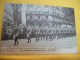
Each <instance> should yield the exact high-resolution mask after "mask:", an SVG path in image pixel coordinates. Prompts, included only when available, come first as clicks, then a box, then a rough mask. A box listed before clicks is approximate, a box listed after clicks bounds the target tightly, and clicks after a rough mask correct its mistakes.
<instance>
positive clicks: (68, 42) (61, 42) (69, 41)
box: [1, 37, 76, 53]
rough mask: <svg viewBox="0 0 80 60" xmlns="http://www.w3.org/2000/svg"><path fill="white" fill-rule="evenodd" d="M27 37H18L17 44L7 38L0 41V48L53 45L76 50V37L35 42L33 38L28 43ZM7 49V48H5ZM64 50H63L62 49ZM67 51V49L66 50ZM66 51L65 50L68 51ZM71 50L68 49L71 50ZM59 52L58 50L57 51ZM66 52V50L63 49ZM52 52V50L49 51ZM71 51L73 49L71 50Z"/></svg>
mask: <svg viewBox="0 0 80 60" xmlns="http://www.w3.org/2000/svg"><path fill="white" fill-rule="evenodd" d="M27 42H28V40H27V39H19V44H18V45H13V44H14V40H7V41H2V42H1V50H2V51H3V49H4V47H8V48H9V49H10V47H11V48H12V47H13V48H17V47H27V48H28V47H29V48H35V47H43V48H44V47H46V48H52V47H55V48H56V49H60V47H64V48H73V50H75V52H76V37H69V38H64V39H58V40H56V39H55V40H52V41H50V40H47V41H46V40H39V41H37V42H36V39H35V38H32V39H31V42H30V43H27ZM6 49H7V48H6ZM62 51H64V50H62ZM68 51H69V50H68ZM68 51H67V52H68ZM71 51H72V50H70V52H71ZM59 52H60V51H59ZM65 52H66V50H65ZM51 53H52V52H51ZM72 53H73V51H72Z"/></svg>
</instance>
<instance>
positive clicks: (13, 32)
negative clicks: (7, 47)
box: [2, 4, 76, 45]
mask: <svg viewBox="0 0 80 60" xmlns="http://www.w3.org/2000/svg"><path fill="white" fill-rule="evenodd" d="M8 6H9V5H8ZM11 6H12V8H13V10H14V11H13V22H12V23H11V24H9V23H8V22H7V21H6V22H7V23H8V24H9V25H7V24H4V22H3V29H2V40H14V41H15V45H16V44H18V43H19V41H18V40H19V39H27V40H28V43H30V42H31V41H32V38H36V42H38V41H39V40H45V41H47V40H49V41H53V40H54V39H56V40H58V39H63V38H67V37H74V36H76V31H75V21H74V9H72V8H64V7H53V6H51V7H49V6H44V7H42V6H36V5H26V7H27V9H26V11H25V16H26V22H25V24H23V22H24V21H22V20H24V19H21V17H22V14H21V11H22V10H21V7H22V5H21V4H20V5H17V4H11ZM31 7H32V8H31ZM38 7H39V8H38ZM42 8H43V10H42ZM44 9H45V10H44ZM20 14H21V15H20ZM23 17H24V16H23ZM3 21H4V20H3Z"/></svg>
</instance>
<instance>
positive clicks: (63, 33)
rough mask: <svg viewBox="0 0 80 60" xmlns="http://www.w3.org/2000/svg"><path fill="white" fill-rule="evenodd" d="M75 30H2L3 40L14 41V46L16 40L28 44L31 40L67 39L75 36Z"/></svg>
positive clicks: (30, 27) (10, 28) (37, 28)
mask: <svg viewBox="0 0 80 60" xmlns="http://www.w3.org/2000/svg"><path fill="white" fill-rule="evenodd" d="M75 35H76V33H75V30H74V29H69V28H52V27H48V28H45V27H34V26H28V27H27V26H24V27H21V28H20V26H16V27H14V28H13V27H9V28H7V29H4V36H3V38H2V39H3V40H12V39H14V40H15V45H16V44H18V43H19V42H18V39H28V43H30V42H31V40H32V38H36V42H37V41H39V40H50V41H52V40H54V39H63V38H67V37H72V36H75Z"/></svg>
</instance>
